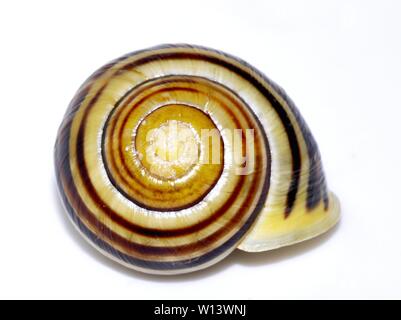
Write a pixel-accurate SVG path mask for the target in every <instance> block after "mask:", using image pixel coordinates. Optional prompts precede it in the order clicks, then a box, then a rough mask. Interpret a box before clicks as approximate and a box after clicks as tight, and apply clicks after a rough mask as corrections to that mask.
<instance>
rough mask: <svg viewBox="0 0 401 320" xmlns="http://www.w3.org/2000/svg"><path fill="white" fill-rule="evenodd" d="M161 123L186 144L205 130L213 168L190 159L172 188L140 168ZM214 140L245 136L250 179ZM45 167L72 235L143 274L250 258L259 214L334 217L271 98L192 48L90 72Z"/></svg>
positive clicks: (253, 81) (241, 73)
mask: <svg viewBox="0 0 401 320" xmlns="http://www.w3.org/2000/svg"><path fill="white" fill-rule="evenodd" d="M169 121H170V122H171V121H175V122H176V123H182V124H183V126H187V125H188V126H190V127H191V130H193V132H194V137H198V136H199V135H200V133H201V130H203V129H215V130H217V131H218V132H219V137H218V139H220V146H221V147H220V149H219V153H218V157H219V160H220V161H219V163H205V162H203V161H201V160H202V159H199V162H198V163H197V164H196V165H194V166H191V167H188V168H187V167H186V169H185V170H184V171H183V172H182V173H180V174H181V175H180V176H178V173H177V172H180V171H179V169H180V168H178V169H177V168H175V167H171V168H159V169H158V170H159V171H158V174H155V173H154V172H152V171H151V170H150V169H149V166H150V165H149V164H148V163H147V162H146V161H145V160H143V157H142V158H141V156H143V152H144V150H145V146H144V144H145V139H144V137H145V136H146V133H149V131H150V130H151V129H152V128H153V126H156V127H159V128H160V127H163V125H164V124H165V123H168V122H169ZM225 129H229V130H228V131H229V132H233V131H235V130H238V129H241V130H243V131H245V130H247V129H253V130H254V138H255V140H254V146H253V147H254V151H255V170H254V172H252V173H250V174H247V175H237V174H235V172H236V170H237V169H239V167H241V166H239V165H237V164H236V163H234V162H233V161H232V160H230V159H231V154H232V152H235V150H234V149H235V147H234V146H233V142H232V140H230V139H229V136H228V134H227V132H226V131H225ZM230 130H231V131H230ZM194 139H195V138H194ZM241 139H242V145H243V150H242V153H243V154H242V155H245V154H246V151H247V147H248V146H247V141H246V139H245V138H244V137H243V136H241ZM198 143H199V148H200V150H203V149H204V148H205V144H204V143H203V142H202V141H198ZM200 154H201V156H200V157H202V156H203V155H204V154H205V153H203V152H201V153H200ZM55 162H56V170H57V179H58V184H59V189H60V191H61V192H60V193H61V195H62V197H63V202H64V204H65V206H66V208H67V211H68V213H69V215H70V217H71V219H72V221H73V222H74V224H75V225H76V226H77V227H78V229H79V231H80V232H81V233H82V234H83V235H84V236H85V238H87V239H88V240H89V241H91V242H92V243H93V244H95V246H96V247H97V248H98V249H100V250H101V251H102V252H103V253H105V254H106V255H108V256H110V257H111V258H113V259H115V260H117V261H119V262H120V263H123V264H125V265H127V266H129V267H132V268H135V269H137V270H140V271H144V272H150V273H160V274H174V273H184V272H189V271H193V270H197V269H201V268H205V267H207V266H209V265H211V264H213V263H215V262H217V261H219V260H221V259H222V258H224V257H225V256H226V255H228V254H229V253H230V252H232V251H233V250H234V249H235V248H236V247H238V246H240V247H242V249H244V250H248V251H256V250H252V248H251V249H250V248H249V246H251V247H252V246H254V242H255V241H256V242H258V244H257V246H258V247H260V243H261V242H262V243H263V241H264V240H263V239H260V233H261V230H263V229H264V228H265V226H264V225H265V222H266V221H267V220H266V219H267V216H268V211H269V208H274V210H276V211H277V210H280V211H281V214H280V217H275V219H279V220H280V223H283V224H286V223H287V224H288V225H289V224H291V223H293V222H292V221H291V219H292V216H296V213H297V210H298V209H297V208H301V207H302V208H303V209H302V210H303V211H305V212H302V214H303V215H304V216H305V215H313V216H314V217H315V218H314V219H315V220H314V221H313V223H315V224H316V225H319V226H320V227H319V228H322V227H321V221H326V219H327V217H330V212H331V208H332V207H333V205H334V204H333V203H332V202H333V199H334V198H333V197H331V196H330V194H329V193H328V191H327V188H326V183H325V179H324V174H323V171H322V165H321V160H320V155H319V152H318V149H317V145H316V142H315V140H314V139H313V137H312V135H311V133H310V131H309V130H308V128H307V126H306V124H305V123H304V121H303V119H302V117H301V116H300V114H299V112H298V111H297V109H296V108H295V106H294V104H293V103H292V101H291V100H290V99H289V98H288V97H287V95H286V94H285V93H284V92H283V91H282V89H280V88H279V87H278V86H277V85H275V84H273V83H272V82H271V81H270V80H268V79H267V78H266V77H265V76H263V75H262V74H260V73H259V72H257V71H256V70H255V69H254V68H253V67H251V66H250V65H248V64H247V63H245V62H244V61H241V60H239V59H237V58H234V57H232V56H229V55H227V54H223V53H221V52H217V51H214V50H210V49H206V48H201V47H194V46H187V45H178V46H170V45H165V46H159V47H156V48H152V49H149V50H143V51H138V52H134V53H131V54H128V55H126V56H124V57H122V58H120V59H117V60H115V61H114V62H112V63H109V64H108V65H106V66H105V67H103V68H101V69H100V70H99V71H97V72H95V73H94V74H93V75H92V76H91V77H90V78H89V79H88V80H87V81H86V82H85V83H84V85H83V86H82V87H81V88H80V90H79V91H78V93H77V95H76V97H75V98H74V99H73V101H72V102H71V104H70V106H69V108H68V111H67V113H66V115H65V118H64V120H63V123H62V125H61V127H60V130H59V134H58V138H57V142H56V149H55ZM167 169H171V170H173V172H174V174H173V175H171V173H170V171H167ZM175 169H177V170H178V171H177V170H176V171H174V170H175ZM334 202H335V201H334ZM302 210H301V211H302ZM298 211H299V210H298ZM336 216H337V215H336ZM308 219H310V218H308ZM265 220H266V221H265ZM334 220H335V221H336V219H334V218H332V219H331V220H330V221H331V222H330V226H331V225H332V224H333V223H334ZM286 221H287V222H286ZM313 223H312V224H313ZM301 225H302V223H301ZM309 227H310V225H309ZM326 227H328V225H327V224H325V225H324V228H326ZM280 228H281V229H283V228H282V227H280ZM283 230H284V229H283ZM311 233H316V234H317V233H318V232H317V231H316V230H313V231H311ZM253 235H256V238H258V239H257V240H255V239H252V237H253ZM262 238H263V237H262ZM248 239H250V240H249V241H250V242H249V243H250V245H249V246H247V241H248Z"/></svg>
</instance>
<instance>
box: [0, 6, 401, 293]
mask: <svg viewBox="0 0 401 320" xmlns="http://www.w3.org/2000/svg"><path fill="white" fill-rule="evenodd" d="M400 16H401V5H400V2H397V1H382V0H380V1H250V0H248V1H233V0H231V1H205V0H203V1H189V0H187V1H155V0H152V1H118V0H113V1H108V2H106V1H64V2H61V1H8V2H5V1H4V2H1V4H0V90H1V91H0V92H1V94H0V108H1V109H0V110H1V112H0V142H1V144H0V146H1V154H0V195H1V196H0V199H1V200H0V201H1V207H0V214H1V216H0V218H1V219H0V298H129V299H138V298H142V299H148V298H153V299H156V298H158V299H184V298H209V299H222V298H225V299H230V298H243V299H258V298H262V299H270V298H291V299H292V298H307V299H309V298H323V299H326V298H345V299H348V298H401V206H400V200H401V195H400V191H401V187H400V181H401V172H400V171H401V170H400V167H401V153H400V137H401V124H400V121H401V120H400V119H401V112H400V108H401V103H400V90H401V22H400V21H401V18H400ZM175 42H187V43H193V44H201V45H205V46H209V47H213V48H217V49H221V50H224V51H227V52H229V53H232V54H234V55H237V56H239V57H241V58H243V59H245V60H247V61H249V62H250V63H252V64H253V65H255V66H256V67H257V68H259V69H260V70H262V71H263V72H265V73H266V74H267V76H268V77H270V78H271V79H273V80H274V81H276V82H277V83H279V84H280V85H281V86H283V87H284V88H285V89H286V91H287V92H288V93H289V94H290V96H291V97H292V98H293V100H294V101H295V102H296V104H297V105H298V107H299V109H300V110H301V113H302V114H303V116H304V117H305V119H306V121H307V122H308V124H309V126H310V127H311V129H312V131H313V133H314V135H315V137H316V139H317V141H318V143H319V145H320V149H321V153H322V156H323V160H324V165H325V169H326V173H327V179H328V182H329V186H330V188H331V189H332V190H334V191H335V192H336V193H337V194H338V196H339V198H340V200H341V202H342V208H343V218H342V222H341V223H340V225H339V226H338V227H337V228H335V229H334V230H333V231H331V232H329V233H328V234H326V235H324V236H322V237H320V238H318V239H315V240H312V241H308V242H306V243H302V244H299V245H296V246H293V247H289V248H285V249H281V250H277V251H273V252H266V253H261V254H246V253H242V252H235V253H233V254H232V255H231V256H229V257H228V258H227V259H226V260H224V261H223V262H221V263H219V264H218V265H216V266H214V267H212V268H209V269H207V270H204V271H202V272H198V273H195V274H189V275H185V276H179V277H168V278H166V277H157V276H147V275H143V274H140V273H137V272H134V271H130V270H127V269H125V268H124V267H121V266H119V265H117V264H115V263H114V262H110V261H108V260H107V259H106V258H104V257H103V256H101V255H100V254H99V253H97V252H96V251H95V250H94V249H92V248H91V247H90V246H89V245H88V244H86V242H84V241H83V240H82V239H81V238H80V236H79V235H77V233H76V232H75V230H74V229H73V228H72V226H71V225H70V223H69V221H68V220H67V218H66V214H65V213H64V211H63V210H62V208H61V205H60V202H59V200H58V196H57V192H56V186H55V179H54V169H53V144H54V141H55V137H56V132H57V129H58V126H59V124H60V122H61V119H62V117H63V115H64V112H65V109H66V107H67V105H68V103H69V101H70V99H71V98H72V96H73V95H74V93H75V91H76V90H77V89H78V87H79V85H80V84H81V83H82V82H83V81H84V80H85V79H86V77H87V76H88V75H89V74H91V73H92V72H93V71H94V70H96V69H97V68H98V67H100V66H102V65H103V64H105V63H106V62H108V61H109V60H111V59H113V58H116V57H118V56H120V55H122V54H125V53H127V52H130V51H133V50H137V49H141V48H146V47H148V46H153V45H156V44H159V43H175Z"/></svg>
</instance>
